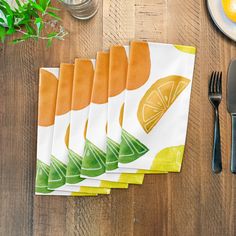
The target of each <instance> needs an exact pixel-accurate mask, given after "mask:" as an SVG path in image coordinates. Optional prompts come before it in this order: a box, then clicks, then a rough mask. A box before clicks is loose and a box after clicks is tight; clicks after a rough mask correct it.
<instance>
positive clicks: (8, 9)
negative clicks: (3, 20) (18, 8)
mask: <svg viewBox="0 0 236 236" xmlns="http://www.w3.org/2000/svg"><path fill="white" fill-rule="evenodd" d="M0 4H1V5H2V6H3V8H5V10H6V11H5V12H6V13H8V14H9V15H10V16H13V10H12V9H11V7H10V5H9V4H8V2H6V1H5V0H2V1H1V3H0Z"/></svg>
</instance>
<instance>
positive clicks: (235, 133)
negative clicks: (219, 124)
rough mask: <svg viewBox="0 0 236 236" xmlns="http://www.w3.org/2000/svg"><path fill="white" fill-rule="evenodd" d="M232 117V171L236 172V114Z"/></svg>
mask: <svg viewBox="0 0 236 236" xmlns="http://www.w3.org/2000/svg"><path fill="white" fill-rule="evenodd" d="M231 118H232V143H231V172H232V173H233V174H236V114H232V115H231Z"/></svg>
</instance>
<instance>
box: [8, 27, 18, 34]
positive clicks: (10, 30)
mask: <svg viewBox="0 0 236 236" xmlns="http://www.w3.org/2000/svg"><path fill="white" fill-rule="evenodd" d="M15 32H16V30H15V29H14V28H10V29H9V30H7V32H6V34H7V35H12V34H14V33H15Z"/></svg>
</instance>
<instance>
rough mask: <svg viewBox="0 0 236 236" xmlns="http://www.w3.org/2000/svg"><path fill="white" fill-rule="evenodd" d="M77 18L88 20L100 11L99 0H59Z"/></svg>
mask: <svg viewBox="0 0 236 236" xmlns="http://www.w3.org/2000/svg"><path fill="white" fill-rule="evenodd" d="M59 1H60V2H61V3H62V4H63V5H64V6H65V8H66V9H67V10H68V11H69V12H70V13H71V15H72V16H74V17H75V18H77V19H80V20H88V19H90V18H92V17H93V16H94V15H95V14H96V13H97V11H98V2H99V0H59Z"/></svg>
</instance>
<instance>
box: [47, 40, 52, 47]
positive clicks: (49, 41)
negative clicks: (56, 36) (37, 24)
mask: <svg viewBox="0 0 236 236" xmlns="http://www.w3.org/2000/svg"><path fill="white" fill-rule="evenodd" d="M51 46H52V38H51V39H48V42H47V48H49V47H51Z"/></svg>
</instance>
